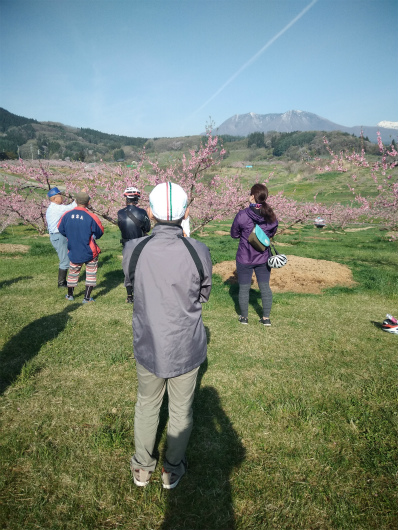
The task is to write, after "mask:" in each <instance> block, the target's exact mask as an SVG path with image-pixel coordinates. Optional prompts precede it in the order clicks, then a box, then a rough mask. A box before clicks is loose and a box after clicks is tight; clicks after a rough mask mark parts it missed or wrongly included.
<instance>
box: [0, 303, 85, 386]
mask: <svg viewBox="0 0 398 530" xmlns="http://www.w3.org/2000/svg"><path fill="white" fill-rule="evenodd" d="M78 307H80V304H70V305H68V306H67V307H65V309H63V310H62V311H60V312H59V313H55V314H54V315H48V316H45V317H42V318H38V319H37V320H34V321H33V322H31V323H30V324H28V325H27V326H25V327H24V328H23V329H21V331H20V332H19V333H17V334H16V335H14V337H12V339H10V340H9V341H8V342H7V343H6V344H5V345H4V348H3V349H2V351H1V352H0V395H1V394H3V392H4V391H5V390H6V389H7V387H8V386H9V385H11V384H12V383H13V382H14V381H15V380H16V379H17V378H18V376H20V374H22V371H23V369H24V367H26V366H28V365H27V363H28V362H29V361H30V360H31V359H32V358H33V357H35V356H36V355H37V354H38V353H39V351H40V349H41V347H42V346H43V345H44V344H46V342H48V341H50V340H53V339H55V337H57V335H58V334H59V333H61V332H62V331H63V330H64V329H65V327H66V324H67V322H68V320H69V319H70V316H69V313H71V312H72V311H74V310H75V309H77V308H78ZM25 372H26V374H27V376H29V374H30V375H33V373H37V369H36V370H35V371H29V370H25Z"/></svg>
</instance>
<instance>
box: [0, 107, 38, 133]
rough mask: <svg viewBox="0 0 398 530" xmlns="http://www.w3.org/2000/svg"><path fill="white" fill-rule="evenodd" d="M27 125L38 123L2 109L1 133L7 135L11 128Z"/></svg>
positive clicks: (0, 114)
mask: <svg viewBox="0 0 398 530" xmlns="http://www.w3.org/2000/svg"><path fill="white" fill-rule="evenodd" d="M27 123H38V121H36V120H33V119H30V118H24V117H23V116H17V115H16V114H12V113H11V112H8V110H5V109H2V108H1V107H0V132H2V133H5V132H7V131H8V129H9V128H10V127H19V126H21V125H26V124H27Z"/></svg>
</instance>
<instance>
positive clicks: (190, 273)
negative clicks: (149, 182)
mask: <svg viewBox="0 0 398 530" xmlns="http://www.w3.org/2000/svg"><path fill="white" fill-rule="evenodd" d="M181 234H182V228H181V227H180V226H173V225H167V224H161V223H158V224H156V225H155V227H154V228H153V230H152V235H153V236H154V237H153V239H152V240H151V241H149V242H148V244H147V245H146V246H145V247H144V249H143V250H142V252H141V255H140V257H139V259H138V263H137V267H136V271H135V282H134V310H133V336H134V340H133V344H134V357H135V359H136V361H137V362H138V363H139V364H141V365H142V366H144V368H146V369H147V370H148V371H150V372H151V373H153V374H155V375H156V376H157V377H163V378H170V377H176V376H178V375H182V374H185V373H187V372H190V371H191V370H193V369H194V368H196V367H198V366H199V365H200V364H201V363H202V362H203V361H204V360H205V358H206V354H207V339H206V332H205V328H204V325H203V322H202V306H201V304H202V303H204V302H207V300H208V299H209V296H210V290H211V275H212V263H211V257H210V251H209V249H208V248H207V247H206V245H204V244H203V243H201V242H200V241H197V240H196V239H192V238H188V240H189V242H190V243H191V244H192V245H193V247H194V248H195V250H196V252H197V253H198V256H199V258H200V260H201V261H202V264H203V269H204V280H203V282H202V286H200V278H199V273H198V270H197V268H196V266H195V263H194V261H193V259H192V256H191V255H190V253H189V251H188V249H187V248H186V247H185V245H184V243H183V242H182V241H180V239H178V237H177V236H178V235H181ZM143 239H144V238H140V239H133V240H132V241H129V242H127V243H126V245H125V247H124V249H123V271H124V273H125V275H128V271H129V263H130V258H131V254H132V252H133V250H134V248H135V247H136V246H137V245H138V244H139V243H140V242H142V241H143Z"/></svg>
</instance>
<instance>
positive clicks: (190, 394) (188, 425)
mask: <svg viewBox="0 0 398 530" xmlns="http://www.w3.org/2000/svg"><path fill="white" fill-rule="evenodd" d="M136 367H137V377H138V395H137V403H136V406H135V419H134V440H135V454H134V456H133V457H132V459H131V461H132V464H133V466H134V467H137V468H141V469H144V470H146V471H154V470H155V467H156V459H155V458H154V457H153V449H154V445H155V439H156V432H157V429H158V425H159V412H160V407H161V405H162V401H163V397H164V393H165V390H166V386H167V393H168V397H169V422H168V426H167V450H166V459H165V462H164V464H163V465H164V468H165V470H166V471H167V472H168V473H170V472H172V473H175V474H176V475H183V474H184V471H185V468H184V465H183V463H182V462H183V460H184V459H185V451H186V448H187V445H188V441H189V437H190V434H191V431H192V425H193V414H192V402H193V398H194V393H195V386H196V378H197V376H198V371H199V367H198V368H195V369H194V370H192V371H191V372H188V373H186V374H183V375H180V376H178V377H172V378H170V379H162V378H160V377H157V376H156V375H154V374H152V373H151V372H148V370H146V369H145V368H144V367H143V366H141V365H140V364H138V363H136Z"/></svg>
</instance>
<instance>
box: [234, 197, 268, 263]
mask: <svg viewBox="0 0 398 530" xmlns="http://www.w3.org/2000/svg"><path fill="white" fill-rule="evenodd" d="M254 221H256V222H257V224H258V225H259V226H260V228H261V229H262V230H264V232H265V233H266V234H267V236H268V237H269V238H271V237H273V236H274V235H275V234H276V230H277V228H278V221H274V222H273V223H270V224H268V223H267V221H265V219H264V217H262V216H261V215H258V214H257V213H256V210H255V209H254V208H251V207H249V208H245V209H244V210H240V212H238V213H237V214H236V217H235V219H234V222H233V223H232V226H231V237H233V238H234V239H240V241H239V247H238V251H237V253H236V261H238V262H239V263H243V264H244V265H261V264H263V263H266V262H267V261H268V258H269V250H268V248H266V249H265V250H264V252H258V251H257V250H256V249H254V248H253V247H252V246H251V244H250V243H249V242H248V240H247V238H248V237H249V235H250V232H252V231H253V228H254V226H255V223H254Z"/></svg>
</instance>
